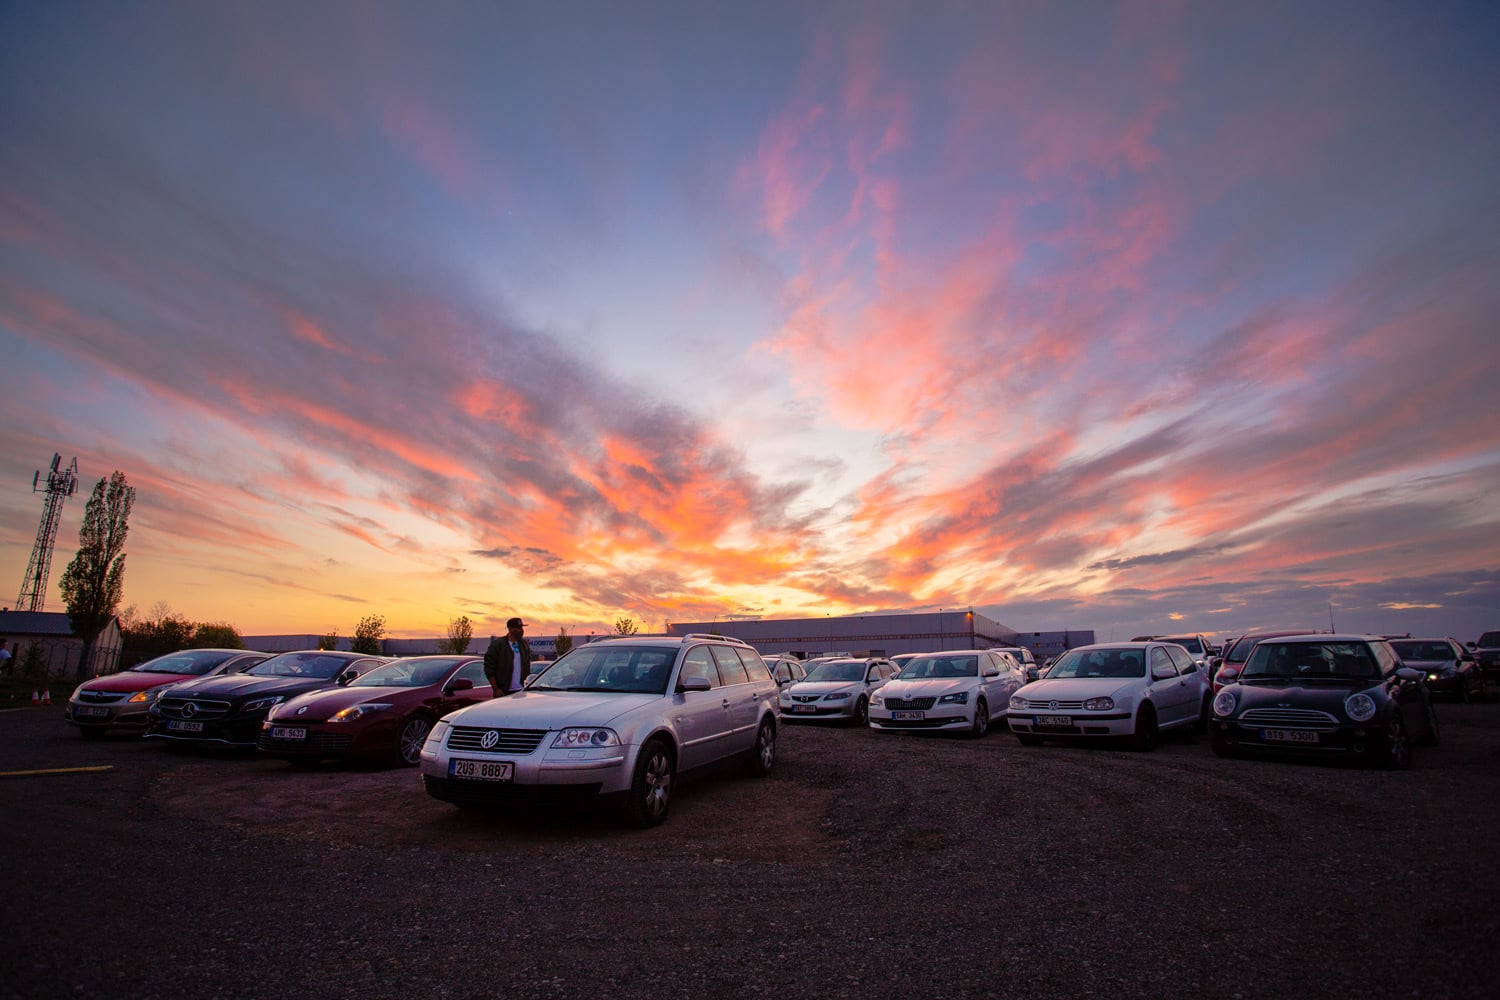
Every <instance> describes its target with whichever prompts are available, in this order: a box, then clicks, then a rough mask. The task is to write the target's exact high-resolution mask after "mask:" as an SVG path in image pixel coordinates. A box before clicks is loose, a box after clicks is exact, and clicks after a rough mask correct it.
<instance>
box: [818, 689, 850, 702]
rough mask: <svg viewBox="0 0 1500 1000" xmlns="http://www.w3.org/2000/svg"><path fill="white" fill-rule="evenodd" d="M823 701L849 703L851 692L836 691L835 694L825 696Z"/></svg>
mask: <svg viewBox="0 0 1500 1000" xmlns="http://www.w3.org/2000/svg"><path fill="white" fill-rule="evenodd" d="M823 700H824V701H848V700H849V692H848V691H835V692H834V693H833V694H825V695H824V696H823Z"/></svg>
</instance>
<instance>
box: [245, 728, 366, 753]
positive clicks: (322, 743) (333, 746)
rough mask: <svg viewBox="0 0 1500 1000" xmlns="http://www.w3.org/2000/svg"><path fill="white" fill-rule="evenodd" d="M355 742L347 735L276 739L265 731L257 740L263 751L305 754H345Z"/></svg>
mask: <svg viewBox="0 0 1500 1000" xmlns="http://www.w3.org/2000/svg"><path fill="white" fill-rule="evenodd" d="M353 742H354V737H353V736H350V735H348V734H346V733H308V734H307V738H306V739H301V740H288V739H276V738H274V737H272V736H271V734H270V733H268V732H266V731H265V730H264V729H263V730H261V733H260V736H258V737H257V738H256V740H255V745H256V746H258V747H260V749H262V750H297V751H301V752H303V753H327V754H334V753H343V752H344V751H345V750H348V749H349V746H350V745H351V744H352V743H353Z"/></svg>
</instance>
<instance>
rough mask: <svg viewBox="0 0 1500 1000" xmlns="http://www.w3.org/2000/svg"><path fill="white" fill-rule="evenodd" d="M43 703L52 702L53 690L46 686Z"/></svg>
mask: <svg viewBox="0 0 1500 1000" xmlns="http://www.w3.org/2000/svg"><path fill="white" fill-rule="evenodd" d="M42 704H43V705H50V704H52V692H51V691H48V690H47V689H46V688H43V689H42Z"/></svg>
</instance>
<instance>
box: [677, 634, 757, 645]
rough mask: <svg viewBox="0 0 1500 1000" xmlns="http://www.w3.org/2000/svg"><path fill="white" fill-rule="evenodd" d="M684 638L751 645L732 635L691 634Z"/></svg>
mask: <svg viewBox="0 0 1500 1000" xmlns="http://www.w3.org/2000/svg"><path fill="white" fill-rule="evenodd" d="M683 638H684V639H717V640H718V641H719V642H733V643H738V644H739V645H741V646H748V645H750V644H749V643H748V642H746V641H745V640H744V639H739V638H736V637H735V636H732V635H713V634H712V633H710V632H689V633H688V634H687V635H685V636H683Z"/></svg>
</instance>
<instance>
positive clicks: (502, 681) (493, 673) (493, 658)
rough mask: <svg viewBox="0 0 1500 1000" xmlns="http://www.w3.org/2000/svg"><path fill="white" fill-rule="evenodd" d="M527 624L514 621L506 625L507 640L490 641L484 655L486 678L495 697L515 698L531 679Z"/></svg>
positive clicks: (514, 619) (491, 639)
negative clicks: (529, 678)
mask: <svg viewBox="0 0 1500 1000" xmlns="http://www.w3.org/2000/svg"><path fill="white" fill-rule="evenodd" d="M525 628H526V623H525V622H523V621H522V620H521V619H519V618H512V619H510V620H509V621H507V622H506V623H505V638H503V639H498V638H495V637H494V636H491V637H490V646H489V648H488V649H486V650H485V651H484V675H485V676H486V677H488V678H489V679H490V691H491V692H492V693H493V696H494V697H496V698H499V697H500V696H501V695H507V694H514V693H515V692H517V691H519V690H521V688H522V687H523V686H524V685H525V684H526V678H528V677H530V676H531V644H530V643H528V642H527V641H526V633H525Z"/></svg>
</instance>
